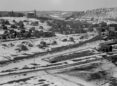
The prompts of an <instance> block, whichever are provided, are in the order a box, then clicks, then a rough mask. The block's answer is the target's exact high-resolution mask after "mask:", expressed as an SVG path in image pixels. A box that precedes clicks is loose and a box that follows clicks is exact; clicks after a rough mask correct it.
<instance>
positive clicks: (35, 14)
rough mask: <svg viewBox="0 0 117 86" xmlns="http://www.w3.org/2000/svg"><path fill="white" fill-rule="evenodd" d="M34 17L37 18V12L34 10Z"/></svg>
mask: <svg viewBox="0 0 117 86" xmlns="http://www.w3.org/2000/svg"><path fill="white" fill-rule="evenodd" d="M34 16H35V18H37V11H36V10H34Z"/></svg>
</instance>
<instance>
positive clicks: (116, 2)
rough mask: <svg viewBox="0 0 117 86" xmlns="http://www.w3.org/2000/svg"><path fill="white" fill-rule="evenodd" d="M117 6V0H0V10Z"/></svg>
mask: <svg viewBox="0 0 117 86" xmlns="http://www.w3.org/2000/svg"><path fill="white" fill-rule="evenodd" d="M110 7H117V0H0V11H11V10H14V11H30V10H34V9H35V10H38V11H42V10H44V11H81V10H90V9H96V8H110Z"/></svg>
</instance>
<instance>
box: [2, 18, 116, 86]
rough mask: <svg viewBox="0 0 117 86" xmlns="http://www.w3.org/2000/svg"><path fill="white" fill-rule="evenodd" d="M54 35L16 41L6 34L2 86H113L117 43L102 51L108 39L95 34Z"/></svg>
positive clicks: (43, 24)
mask: <svg viewBox="0 0 117 86" xmlns="http://www.w3.org/2000/svg"><path fill="white" fill-rule="evenodd" d="M4 19H6V18H4ZM8 20H9V21H10V22H12V21H11V20H13V19H8ZM15 20H16V21H19V18H16V19H15ZM20 21H21V20H20ZM22 21H24V20H22ZM29 21H30V22H34V21H38V22H39V23H40V21H39V20H34V19H31V20H29ZM30 22H29V23H30ZM40 25H42V26H43V27H44V28H45V29H44V31H45V30H46V31H47V28H50V27H49V26H47V24H45V23H40ZM8 27H9V26H8ZM29 27H31V25H27V24H25V28H29ZM38 27H39V26H38ZM35 28H36V29H37V26H36V27H35ZM41 29H42V28H41ZM39 31H40V29H39ZM44 34H45V33H44ZM55 35H56V36H52V37H40V38H38V37H35V36H33V37H31V38H25V37H24V35H23V37H22V35H20V36H19V35H18V37H17V36H16V38H15V39H14V38H12V36H10V37H11V38H9V36H7V35H5V38H2V39H1V42H0V86H110V83H111V79H113V78H114V79H116V78H117V74H116V72H117V67H116V65H117V63H116V56H117V47H116V44H114V45H112V46H111V47H112V50H111V52H109V50H108V48H104V49H101V48H102V46H101V45H100V44H102V43H105V40H102V39H99V34H98V32H96V31H94V32H87V33H80V34H68V35H63V34H58V33H56V34H55ZM1 37H4V35H2V36H1ZM7 38H8V39H9V40H7ZM19 38H20V39H19ZM110 41H113V40H110ZM99 49H100V50H102V51H100V50H99ZM109 49H110V48H109ZM105 50H106V51H108V52H103V51H105Z"/></svg>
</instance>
